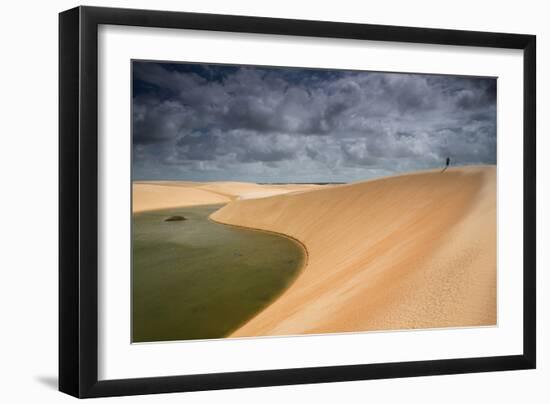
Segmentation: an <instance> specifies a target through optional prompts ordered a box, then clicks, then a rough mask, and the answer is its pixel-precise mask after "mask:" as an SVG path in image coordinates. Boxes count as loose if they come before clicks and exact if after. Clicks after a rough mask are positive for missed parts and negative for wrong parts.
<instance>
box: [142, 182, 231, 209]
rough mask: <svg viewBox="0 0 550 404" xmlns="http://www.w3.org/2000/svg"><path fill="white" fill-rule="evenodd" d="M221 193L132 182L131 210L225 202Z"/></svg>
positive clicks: (225, 198)
mask: <svg viewBox="0 0 550 404" xmlns="http://www.w3.org/2000/svg"><path fill="white" fill-rule="evenodd" d="M229 201H230V199H229V198H228V197H225V196H223V195H219V194H215V193H212V192H208V191H204V190H202V189H199V188H196V187H191V186H189V187H185V186H174V184H171V185H170V184H165V183H153V182H150V183H134V184H133V185H132V211H133V212H134V213H139V212H144V211H149V210H157V209H166V208H175V207H180V206H194V205H208V204H217V203H227V202H229Z"/></svg>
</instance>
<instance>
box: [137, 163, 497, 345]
mask: <svg viewBox="0 0 550 404" xmlns="http://www.w3.org/2000/svg"><path fill="white" fill-rule="evenodd" d="M133 201H134V205H133V211H134V215H139V214H154V213H155V212H158V211H161V210H163V209H164V210H166V209H169V208H171V209H173V208H184V207H200V206H214V207H213V208H211V211H210V213H209V214H208V216H209V220H210V221H211V222H213V223H218V224H222V225H224V226H227V225H229V226H228V227H234V228H236V229H250V230H261V231H264V232H268V234H269V233H271V234H273V235H280V236H286V237H288V239H289V240H291V241H294V242H295V243H298V244H299V245H301V246H303V248H304V252H305V255H306V258H305V259H303V260H298V261H297V262H301V264H300V268H299V270H298V272H297V273H296V276H293V275H292V276H290V277H288V278H285V280H284V281H280V282H279V281H278V282H279V283H280V285H279V286H278V287H279V289H278V291H276V292H273V294H270V295H269V296H271V297H267V296H266V297H265V299H266V300H265V304H263V305H259V306H257V308H260V309H258V310H259V311H258V312H255V313H252V314H253V315H251V313H248V312H247V313H248V314H246V316H248V317H249V318H248V319H247V321H245V322H244V323H243V324H240V325H239V326H238V327H234V326H228V328H227V330H229V329H230V328H232V327H233V329H231V332H229V333H228V334H227V335H224V336H229V337H245V336H246V337H249V336H268V335H297V334H311V333H315V334H318V333H340V332H357V331H373V330H398V329H413V328H440V327H469V326H488V325H494V324H496V280H497V277H496V167H495V166H467V167H457V168H449V169H448V170H446V171H445V172H444V173H441V170H429V171H421V172H414V173H409V174H402V175H396V176H391V177H385V178H380V179H375V180H370V181H364V182H356V183H351V184H343V185H314V184H305V185H304V184H298V185H296V184H291V185H259V184H254V183H242V182H204V183H199V182H182V181H170V182H166V181H165V182H151V181H149V182H134V184H133ZM164 217H166V216H164ZM151 220H154V216H151ZM165 220H166V219H165ZM182 229H183V227H182ZM170 237H173V238H174V240H173V241H174V242H175V241H176V238H177V235H176V234H175V233H174V235H171V236H170ZM237 244H238V243H237ZM238 245H240V244H238ZM232 248H234V250H232V254H233V255H230V256H233V257H235V259H237V258H241V257H240V256H239V255H238V254H235V252H234V251H238V250H237V249H235V247H232ZM239 254H241V255H242V253H240V252H239ZM294 259H296V258H294ZM200 260H201V258H200V254H198V255H197V261H200ZM205 265H208V263H205ZM271 270H272V271H276V269H273V268H272V269H271ZM254 271H257V272H258V273H261V271H263V269H262V268H260V267H258V268H255V269H254ZM210 276H211V275H210ZM250 286H251V287H253V285H250ZM195 293H196V294H197V295H200V294H201V291H200V290H196V291H195ZM205 293H207V291H205ZM231 293H233V292H231ZM243 293H244V295H243V296H246V293H247V292H246V291H245V292H243ZM228 299H239V296H231V297H230V298H229V297H228ZM270 299H272V300H270ZM157 315H158V313H157ZM176 316H177V313H176ZM246 316H245V317H246ZM245 317H242V318H245ZM183 320H184V319H183V318H182V321H183ZM201 326H204V324H202V325H201ZM197 338H200V336H198V337H197Z"/></svg>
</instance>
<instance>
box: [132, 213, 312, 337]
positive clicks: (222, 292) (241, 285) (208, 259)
mask: <svg viewBox="0 0 550 404" xmlns="http://www.w3.org/2000/svg"><path fill="white" fill-rule="evenodd" d="M220 207H221V205H216V206H198V207H184V208H177V209H166V210H161V211H151V212H144V213H138V214H134V218H133V246H132V260H133V263H132V268H133V269H132V271H133V272H132V341H133V342H152V341H174V340H189V339H211V338H222V337H226V336H227V335H229V334H230V333H231V332H233V331H234V330H236V329H237V328H239V327H240V326H241V325H243V324H244V323H246V322H247V321H248V320H250V319H251V318H252V317H254V316H255V315H256V314H257V313H259V312H260V311H262V309H264V308H265V307H267V306H268V305H269V304H270V303H271V302H272V301H274V300H275V299H276V298H277V297H278V296H279V295H280V294H281V293H282V292H283V291H284V290H285V289H286V288H287V287H288V286H289V285H290V284H291V283H292V282H293V280H294V279H295V278H296V276H297V275H298V273H299V271H300V269H301V268H302V266H303V262H304V259H305V254H304V250H303V248H302V247H301V246H300V245H299V244H297V243H296V242H295V241H293V240H291V239H289V238H286V237H283V236H280V235H277V234H273V233H266V232H262V231H255V230H248V229H244V228H236V227H232V226H227V225H223V224H218V223H215V222H212V221H210V220H209V219H208V217H209V216H210V214H212V213H213V212H214V211H216V210H217V209H219V208H220ZM176 216H182V217H183V218H185V220H172V221H165V219H166V218H168V217H176Z"/></svg>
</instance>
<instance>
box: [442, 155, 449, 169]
mask: <svg viewBox="0 0 550 404" xmlns="http://www.w3.org/2000/svg"><path fill="white" fill-rule="evenodd" d="M449 164H451V159H450V158H449V157H447V160H445V168H444V169H443V170H441V172H444V171H445V170H446V169H447V168H448V167H449Z"/></svg>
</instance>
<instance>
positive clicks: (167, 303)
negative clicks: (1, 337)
mask: <svg viewBox="0 0 550 404" xmlns="http://www.w3.org/2000/svg"><path fill="white" fill-rule="evenodd" d="M59 28H60V31H59V46H60V48H59V82H60V87H59V98H60V104H59V111H60V112H59V114H60V115H59V127H60V129H59V137H60V139H59V145H60V162H59V166H60V174H59V178H60V223H59V226H60V229H59V230H60V254H59V260H60V263H59V293H60V294H59V300H60V301H59V318H60V321H59V388H60V390H61V391H63V392H65V393H68V394H70V395H73V396H76V397H82V398H84V397H102V396H115V395H133V394H149V393H166V392H184V391H196V390H210V389H225V388H239V387H259V386H273V385H284V384H299V383H323V382H334V381H347V380H362V379H379V378H395V377H410V376H426V375H440V374H456V373H470V372H487V371H500V370H517V369H533V368H535V363H536V361H535V358H536V354H535V352H536V341H535V335H536V329H535V317H536V315H535V309H536V307H535V306H536V305H535V302H536V295H535V292H536V290H535V272H536V271H535V264H536V260H535V244H536V243H535V234H536V232H535V120H536V115H535V100H536V82H535V65H536V63H535V52H536V41H535V36H532V35H521V34H504V33H488V32H471V31H455V30H443V29H425V28H410V27H396V26H380V25H366V24H350V23H339V22H325V21H307V20H286V19H274V18H261V17H244V16H227V15H212V14H196V13H181V12H166V11H146V10H126V9H109V8H94V7H78V8H75V9H71V10H68V11H65V12H63V13H61V14H60V17H59Z"/></svg>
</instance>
